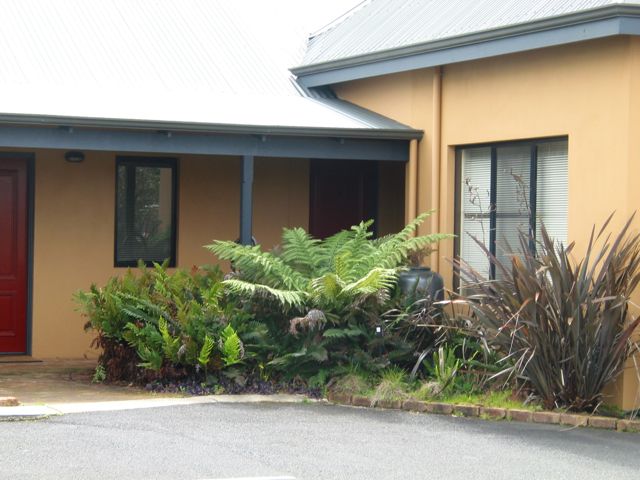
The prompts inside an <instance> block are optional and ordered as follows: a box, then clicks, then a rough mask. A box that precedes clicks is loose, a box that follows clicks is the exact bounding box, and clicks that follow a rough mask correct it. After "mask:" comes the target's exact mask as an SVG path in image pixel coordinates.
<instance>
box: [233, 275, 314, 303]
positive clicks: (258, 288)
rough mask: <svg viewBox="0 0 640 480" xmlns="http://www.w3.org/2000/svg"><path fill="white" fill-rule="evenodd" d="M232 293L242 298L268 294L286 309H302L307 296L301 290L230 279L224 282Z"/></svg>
mask: <svg viewBox="0 0 640 480" xmlns="http://www.w3.org/2000/svg"><path fill="white" fill-rule="evenodd" d="M223 283H224V284H225V285H226V286H227V288H228V289H229V291H230V292H231V293H235V294H237V295H242V296H254V295H256V294H259V293H266V294H268V295H270V296H271V297H273V298H274V299H275V300H277V301H278V302H279V303H280V304H281V305H282V306H283V307H285V308H294V307H300V306H302V305H303V304H304V300H305V295H304V291H301V290H281V289H278V288H272V287H270V286H268V285H260V284H256V283H250V282H247V281H244V280H238V279H235V278H234V279H229V280H225V281H224V282H223Z"/></svg>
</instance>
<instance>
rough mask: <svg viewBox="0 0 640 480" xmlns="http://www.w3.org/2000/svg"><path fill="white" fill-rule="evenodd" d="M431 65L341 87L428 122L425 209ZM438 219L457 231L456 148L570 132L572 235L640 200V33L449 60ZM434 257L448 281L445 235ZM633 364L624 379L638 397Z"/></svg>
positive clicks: (580, 241)
mask: <svg viewBox="0 0 640 480" xmlns="http://www.w3.org/2000/svg"><path fill="white" fill-rule="evenodd" d="M432 84H433V70H432V69H428V70H422V71H415V72H408V73H402V74H397V75H389V76H386V77H378V78H372V79H367V80H361V81H355V82H350V83H348V84H341V85H337V86H335V90H336V93H337V94H338V96H340V97H341V98H344V99H347V100H350V101H352V102H354V103H356V104H359V105H362V106H364V107H366V108H370V109H372V110H375V111H377V112H379V113H382V114H385V115H388V116H390V117H392V118H394V119H396V120H398V121H400V122H404V123H407V124H409V125H411V126H412V127H415V128H421V129H423V130H424V131H425V138H424V139H423V140H422V141H421V142H420V145H419V148H418V158H419V171H418V181H419V188H418V205H419V211H424V210H427V209H430V208H432V207H433V206H434V205H433V202H431V201H430V198H429V192H430V189H431V171H432V169H433V165H432V156H431V154H430V147H429V145H430V144H431V142H432V137H431V134H432V132H433V122H432V113H433V110H432V107H433V101H432V98H433V96H432V93H433V90H432ZM441 118H442V132H441V143H442V148H441V151H440V155H441V156H442V158H443V162H442V163H441V165H442V166H443V167H444V168H443V170H442V172H441V175H440V179H441V180H440V182H439V185H440V188H441V194H440V202H439V203H440V205H439V215H440V220H439V228H440V230H441V231H445V232H453V230H454V191H455V187H454V147H455V146H458V145H464V144H472V143H484V142H495V141H506V140H517V139H531V138H540V137H549V136H556V135H566V136H568V138H569V186H568V188H569V225H568V227H569V238H570V239H571V240H575V241H576V242H577V252H579V251H580V249H581V248H584V246H585V243H586V241H587V239H588V234H589V231H590V229H591V227H592V225H593V224H594V222H600V223H601V222H603V221H604V220H605V219H606V217H607V216H608V215H609V214H610V213H611V212H612V211H613V210H616V211H617V215H616V218H615V221H614V225H613V226H614V227H615V226H619V225H621V224H622V223H623V222H624V221H625V220H626V218H627V217H628V216H629V215H630V214H631V212H633V211H635V210H636V209H637V208H638V207H639V206H640V189H638V188H637V185H636V184H637V179H638V178H640V175H639V174H640V158H639V156H640V135H639V134H638V133H639V132H640V41H639V40H638V39H636V38H634V39H631V38H628V37H618V38H613V39H607V40H599V41H591V42H585V43H582V44H574V45H568V46H563V47H556V48H549V49H545V50H538V51H533V52H528V53H526V54H514V55H508V56H502V57H496V58H493V59H486V60H482V61H474V62H466V63H460V64H455V65H448V66H446V67H443V73H442V117H441ZM439 254H440V258H439V259H438V260H437V261H436V264H435V265H433V266H434V267H435V268H437V269H438V270H439V271H440V272H442V273H443V274H444V276H445V278H446V280H447V282H448V283H449V285H451V280H452V270H451V267H450V265H449V264H448V262H446V261H445V260H444V259H445V258H447V257H449V258H450V257H451V256H452V254H453V242H446V243H443V244H442V245H441V247H440V252H439ZM634 376H635V372H632V371H631V370H630V369H629V370H628V371H627V372H626V373H625V381H624V382H622V383H620V384H619V385H618V386H617V390H618V400H619V403H620V404H621V405H622V406H623V407H624V408H629V407H630V406H631V405H632V404H633V403H634V397H635V396H636V395H637V394H638V384H637V382H636V381H635V380H634V379H633V377H634Z"/></svg>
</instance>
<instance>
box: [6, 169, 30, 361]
mask: <svg viewBox="0 0 640 480" xmlns="http://www.w3.org/2000/svg"><path fill="white" fill-rule="evenodd" d="M26 340H27V165H26V162H25V161H23V160H9V159H4V158H0V353H25V352H26V347H27V343H26Z"/></svg>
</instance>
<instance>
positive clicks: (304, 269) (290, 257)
mask: <svg viewBox="0 0 640 480" xmlns="http://www.w3.org/2000/svg"><path fill="white" fill-rule="evenodd" d="M319 244H320V240H318V239H316V238H313V237H312V236H311V235H310V234H308V233H307V232H306V231H305V230H304V229H303V228H291V229H289V228H285V229H284V230H283V232H282V250H283V251H282V255H281V256H280V257H281V258H282V259H283V260H284V261H285V262H286V263H287V264H288V265H289V266H291V267H292V268H293V269H295V270H296V271H299V272H301V273H302V274H304V275H305V276H307V277H313V276H315V275H316V270H317V269H318V266H319V265H320V264H321V263H322V254H321V250H320V249H319V248H318V245H319Z"/></svg>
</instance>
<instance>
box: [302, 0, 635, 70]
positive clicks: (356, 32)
mask: <svg viewBox="0 0 640 480" xmlns="http://www.w3.org/2000/svg"><path fill="white" fill-rule="evenodd" d="M612 5H640V0H369V1H365V2H363V3H362V4H361V5H360V7H359V8H358V9H356V10H355V11H353V12H350V13H349V14H348V15H345V17H344V18H342V19H341V21H338V22H335V23H334V24H333V25H332V26H331V28H328V29H325V30H323V31H322V32H320V33H319V34H317V35H315V36H313V37H312V38H311V39H310V40H309V43H308V48H307V51H306V54H305V56H304V59H303V61H302V62H301V64H300V66H307V65H314V64H321V63H326V62H332V61H335V60H340V59H347V58H351V57H358V56H361V55H367V54H371V53H374V52H382V51H386V50H393V49H397V48H401V47H407V46H410V45H419V44H426V43H428V42H434V41H439V40H443V39H447V38H454V37H458V36H463V35H469V34H473V33H478V32H483V31H490V30H493V29H498V28H501V27H508V26H513V25H521V24H526V23H530V22H534V21H537V20H542V19H547V18H552V17H558V16H562V15H568V14H572V13H577V12H584V11H588V10H592V9H597V8H601V7H607V6H612ZM294 70H295V69H294Z"/></svg>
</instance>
